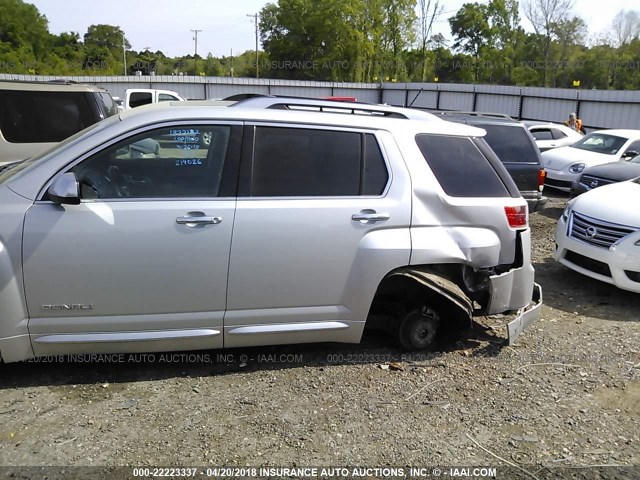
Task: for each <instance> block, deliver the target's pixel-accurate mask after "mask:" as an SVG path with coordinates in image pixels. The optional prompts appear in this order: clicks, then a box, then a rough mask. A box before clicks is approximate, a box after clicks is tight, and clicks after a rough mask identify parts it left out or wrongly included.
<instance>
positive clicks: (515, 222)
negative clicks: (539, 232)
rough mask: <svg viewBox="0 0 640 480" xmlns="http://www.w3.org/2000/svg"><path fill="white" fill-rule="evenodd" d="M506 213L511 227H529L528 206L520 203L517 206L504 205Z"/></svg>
mask: <svg viewBox="0 0 640 480" xmlns="http://www.w3.org/2000/svg"><path fill="white" fill-rule="evenodd" d="M504 213H505V214H506V215H507V222H509V226H510V227H511V228H526V227H527V213H528V212H527V206H526V205H520V206H517V207H504Z"/></svg>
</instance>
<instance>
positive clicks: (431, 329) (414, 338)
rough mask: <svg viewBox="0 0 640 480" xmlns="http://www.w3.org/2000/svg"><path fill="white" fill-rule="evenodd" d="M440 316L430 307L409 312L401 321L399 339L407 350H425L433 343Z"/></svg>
mask: <svg viewBox="0 0 640 480" xmlns="http://www.w3.org/2000/svg"><path fill="white" fill-rule="evenodd" d="M439 325H440V316H439V315H438V314H437V313H436V312H435V310H433V309H432V308H429V307H422V308H419V309H416V310H412V311H411V312H409V313H408V314H407V315H406V316H405V317H404V318H403V319H402V321H401V322H400V328H399V329H398V341H399V342H400V345H401V346H402V348H403V349H405V350H424V349H426V348H429V347H430V346H431V345H433V343H434V341H435V338H436V334H437V333H438V327H439Z"/></svg>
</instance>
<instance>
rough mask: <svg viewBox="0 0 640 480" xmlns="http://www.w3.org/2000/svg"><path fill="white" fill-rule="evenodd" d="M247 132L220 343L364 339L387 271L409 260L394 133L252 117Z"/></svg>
mask: <svg viewBox="0 0 640 480" xmlns="http://www.w3.org/2000/svg"><path fill="white" fill-rule="evenodd" d="M385 138H386V139H387V141H385V142H384V145H385V146H386V149H385V150H384V155H383V150H381V148H380V144H379V141H380V140H383V139H385ZM245 140H246V142H247V143H245V148H243V165H242V167H241V181H240V187H239V195H238V205H237V209H236V220H235V226H234V233H233V242H232V247H231V259H230V267H229V284H228V289H229V293H228V302H227V313H226V314H225V340H224V343H225V347H237V346H248V345H256V344H284V343H305V342H312V341H313V342H319V341H350V342H357V341H359V339H360V336H361V334H362V329H363V328H364V322H365V320H366V317H367V313H368V310H369V307H370V301H371V298H373V297H374V293H375V289H376V288H377V286H378V284H379V282H380V280H381V279H382V278H383V277H384V275H385V274H386V273H387V272H389V271H390V270H392V269H393V268H395V267H397V266H398V265H407V264H408V263H409V252H410V249H411V247H410V238H409V228H408V227H409V225H410V213H411V209H410V205H411V198H410V195H411V188H410V181H409V177H408V174H407V173H406V171H404V170H403V169H399V168H396V169H395V170H393V171H391V169H390V168H389V165H403V160H402V158H401V157H400V153H399V151H398V150H397V147H396V146H395V143H394V142H393V139H392V138H391V136H390V135H389V134H388V133H386V132H378V133H377V134H373V133H366V132H358V131H352V130H330V129H320V128H308V127H295V126H291V127H282V126H268V125H257V126H255V127H247V129H246V131H245ZM251 152H253V156H252V155H251ZM385 156H386V157H387V159H394V160H395V161H393V162H388V161H385ZM389 245H393V246H394V247H393V248H389V247H388V246H389ZM398 245H403V246H404V247H403V248H397V246H398Z"/></svg>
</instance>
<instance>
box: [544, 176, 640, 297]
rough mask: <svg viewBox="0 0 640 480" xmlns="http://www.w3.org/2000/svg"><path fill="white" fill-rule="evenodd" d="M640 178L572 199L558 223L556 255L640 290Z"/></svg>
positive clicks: (568, 263)
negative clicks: (637, 206)
mask: <svg viewBox="0 0 640 480" xmlns="http://www.w3.org/2000/svg"><path fill="white" fill-rule="evenodd" d="M638 204H640V178H636V179H634V180H629V181H626V182H620V183H614V184H611V185H605V186H603V187H600V188H596V189H594V190H590V191H588V192H586V193H583V194H582V195H580V196H579V197H576V198H575V199H573V200H571V201H570V202H569V203H568V204H567V207H566V208H565V210H564V212H563V214H562V217H561V218H560V220H558V225H557V227H556V244H557V245H558V247H557V249H556V252H555V254H554V258H555V259H556V260H557V261H558V262H560V263H561V264H563V265H565V266H566V267H569V268H570V269H571V270H575V271H576V272H579V273H582V274H583V275H586V276H588V277H591V278H595V279H596V280H600V281H602V282H606V283H610V284H612V285H615V286H616V287H618V288H622V289H624V290H629V291H632V292H639V293H640V210H638V209H637V208H636V205H638Z"/></svg>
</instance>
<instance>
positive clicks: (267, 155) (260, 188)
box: [250, 127, 389, 197]
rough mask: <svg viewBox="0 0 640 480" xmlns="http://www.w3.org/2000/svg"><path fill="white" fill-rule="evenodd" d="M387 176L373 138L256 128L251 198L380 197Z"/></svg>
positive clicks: (315, 130)
mask: <svg viewBox="0 0 640 480" xmlns="http://www.w3.org/2000/svg"><path fill="white" fill-rule="evenodd" d="M388 178H389V175H388V172H387V168H386V164H385V163H384V158H383V157H382V153H381V152H380V148H379V146H378V144H377V141H376V139H375V137H374V136H373V135H370V134H366V135H363V134H361V133H357V132H343V131H333V130H319V129H307V128H284V127H256V130H255V145H254V157H253V168H252V172H251V188H250V195H251V196H254V197H275V196H283V197H317V196H357V195H380V194H382V192H383V191H384V188H385V186H386V184H387V181H388Z"/></svg>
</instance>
